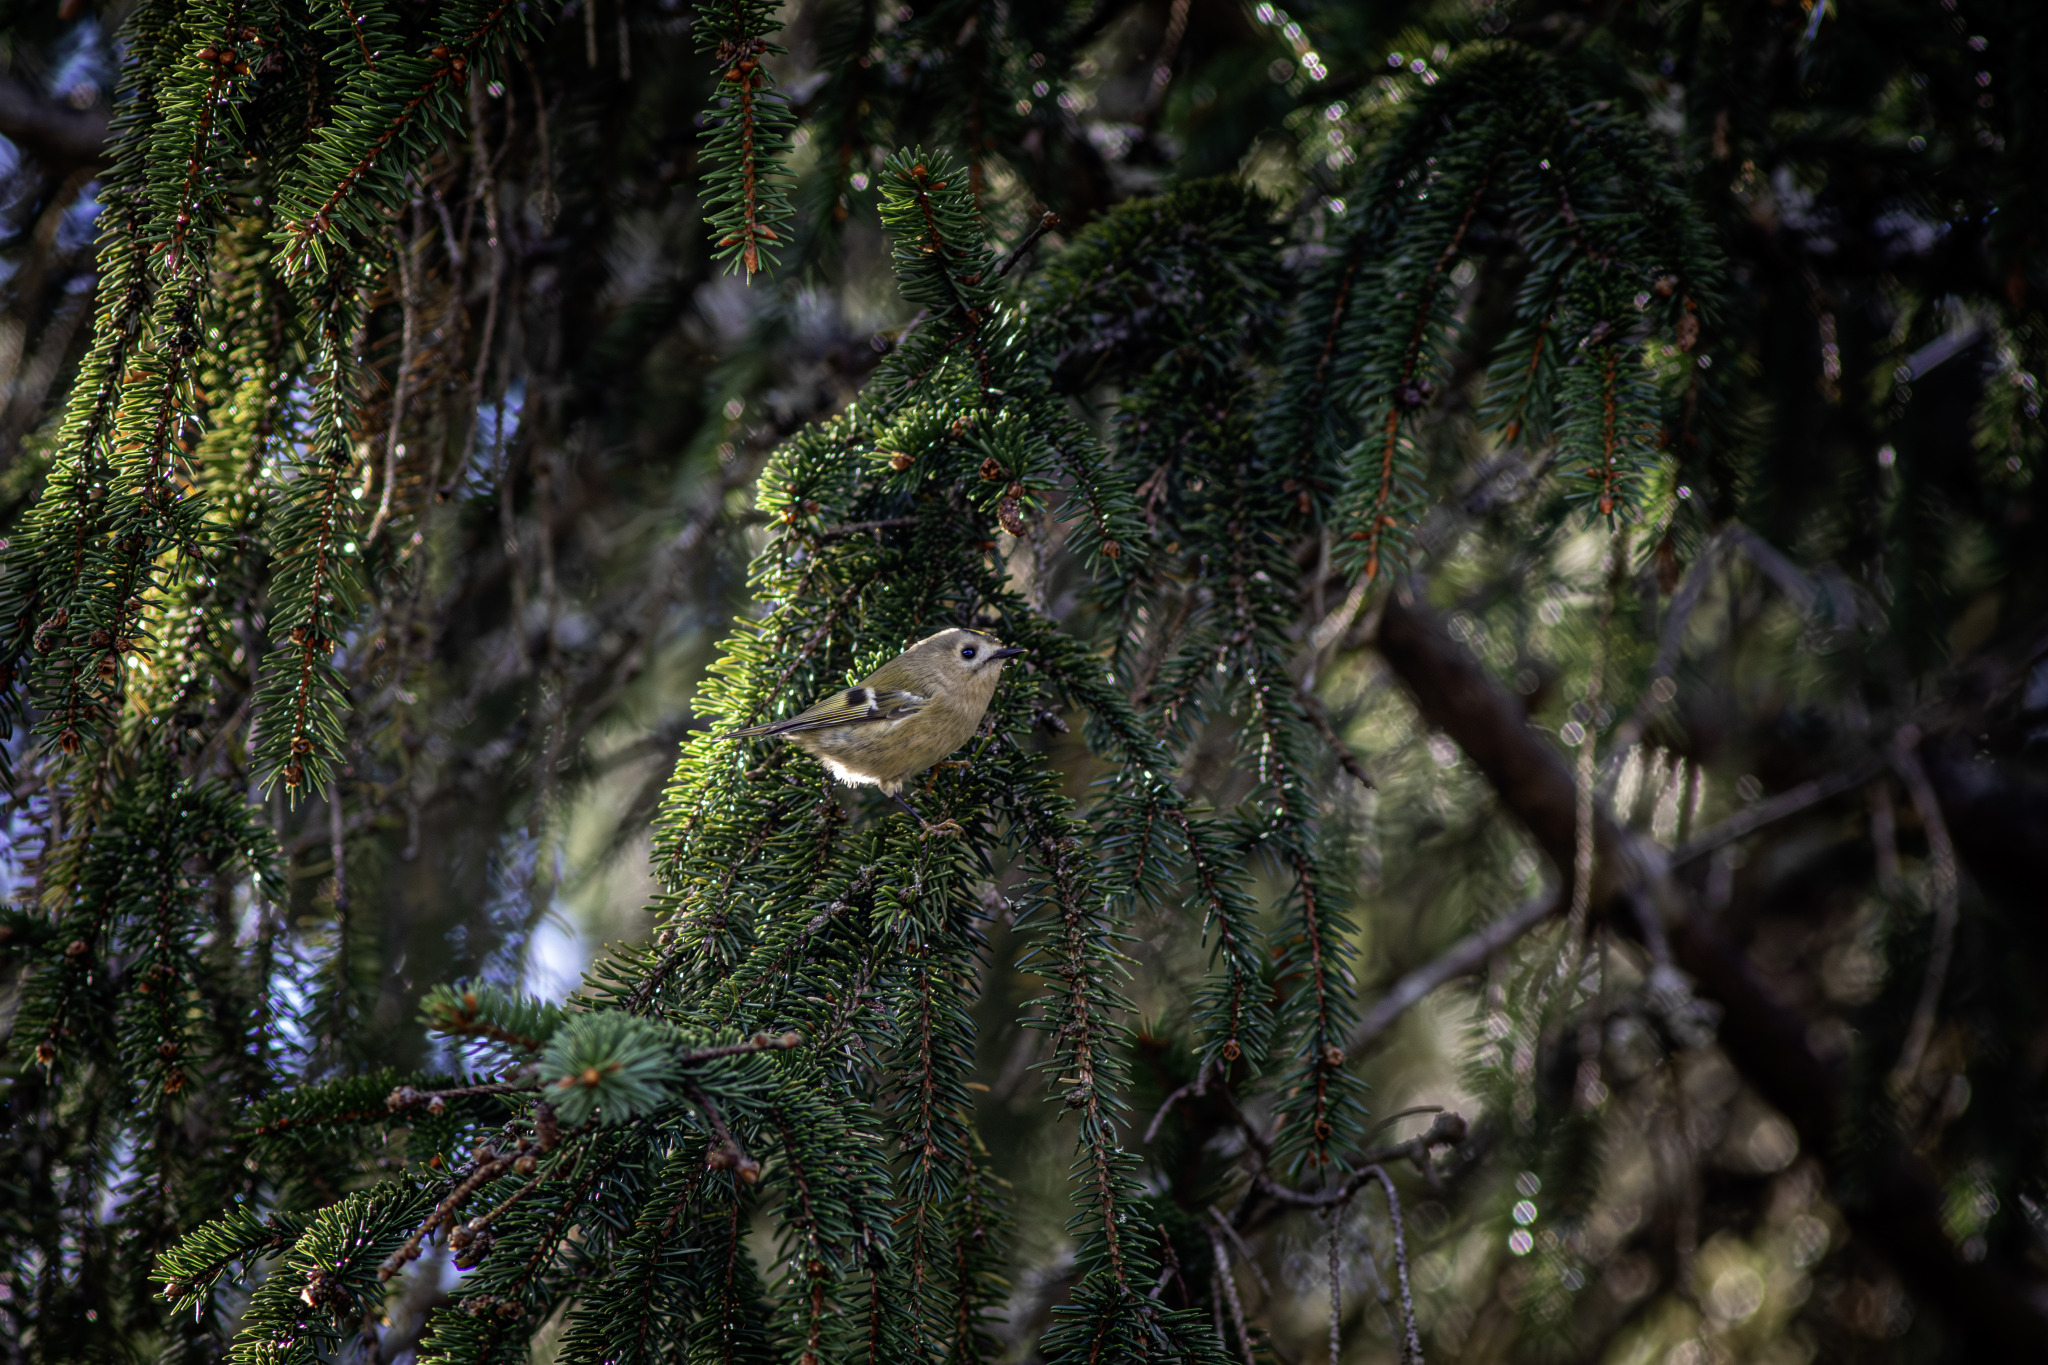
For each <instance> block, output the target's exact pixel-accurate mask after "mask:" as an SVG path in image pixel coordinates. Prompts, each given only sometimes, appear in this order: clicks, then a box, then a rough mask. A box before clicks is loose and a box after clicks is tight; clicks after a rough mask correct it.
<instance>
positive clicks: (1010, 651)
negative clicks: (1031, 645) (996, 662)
mask: <svg viewBox="0 0 2048 1365" xmlns="http://www.w3.org/2000/svg"><path fill="white" fill-rule="evenodd" d="M1030 652H1031V651H1030V650H1028V649H1022V648H1019V647H1018V646H1016V645H1004V646H1003V647H1002V648H1001V649H999V650H997V651H995V653H993V654H991V655H989V656H988V657H989V658H991V659H1014V658H1016V657H1017V656H1018V655H1019V654H1029V653H1030Z"/></svg>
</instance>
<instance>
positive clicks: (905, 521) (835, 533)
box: [809, 517, 917, 540]
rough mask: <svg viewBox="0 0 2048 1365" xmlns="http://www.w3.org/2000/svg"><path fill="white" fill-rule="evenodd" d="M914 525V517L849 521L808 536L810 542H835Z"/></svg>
mask: <svg viewBox="0 0 2048 1365" xmlns="http://www.w3.org/2000/svg"><path fill="white" fill-rule="evenodd" d="M915 525H917V518H916V517H883V518H882V519H881V520H880V521H850V522H847V523H846V524H844V525H842V526H827V527H825V528H824V529H822V530H818V531H812V532H810V533H809V534H810V538H811V539H812V540H836V539H838V538H839V537H841V536H857V535H860V534H861V533H863V532H865V531H893V530H896V529H897V528H898V527H902V526H915Z"/></svg>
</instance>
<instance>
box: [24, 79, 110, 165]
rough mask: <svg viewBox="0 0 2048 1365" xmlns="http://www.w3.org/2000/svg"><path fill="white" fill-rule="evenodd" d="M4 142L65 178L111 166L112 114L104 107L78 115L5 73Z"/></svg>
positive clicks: (72, 109)
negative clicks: (109, 132)
mask: <svg viewBox="0 0 2048 1365" xmlns="http://www.w3.org/2000/svg"><path fill="white" fill-rule="evenodd" d="M0 137H5V138H6V139H7V140H8V141H9V142H12V143H13V144H14V145H15V146H17V147H19V148H21V149H22V150H23V151H25V152H27V153H28V154H29V155H30V156H33V157H34V158H35V159H36V160H38V161H40V162H42V163H43V168H44V169H45V170H47V171H49V172H50V174H51V175H53V176H59V177H61V176H62V175H63V174H64V173H65V172H66V171H69V170H72V169H74V168H76V167H79V166H99V165H103V164H105V162H106V159H107V158H106V143H107V110H106V107H105V106H104V105H96V106H94V107H93V108H90V109H74V108H72V107H71V106H70V105H68V104H64V103H62V102H60V101H57V100H53V99H50V98H49V97H48V96H46V95H44V94H43V93H42V92H40V91H38V90H36V89H35V88H34V87H33V86H31V85H29V84H28V83H26V82H25V81H22V80H19V79H17V78H15V77H13V76H10V75H7V74H5V73H0Z"/></svg>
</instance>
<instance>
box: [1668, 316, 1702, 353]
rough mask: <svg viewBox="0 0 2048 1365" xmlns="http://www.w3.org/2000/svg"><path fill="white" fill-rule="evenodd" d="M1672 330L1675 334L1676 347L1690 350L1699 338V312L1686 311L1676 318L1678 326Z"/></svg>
mask: <svg viewBox="0 0 2048 1365" xmlns="http://www.w3.org/2000/svg"><path fill="white" fill-rule="evenodd" d="M1672 330H1673V331H1674V332H1675V333H1676V334H1677V339H1678V349H1679V350H1681V351H1690V350H1691V349H1692V348H1693V347H1694V346H1696V345H1698V344H1699V340H1700V319H1699V314H1697V313H1687V314H1686V315H1685V316H1684V317H1682V318H1680V319H1679V320H1678V326H1677V327H1675V328H1674V329H1672Z"/></svg>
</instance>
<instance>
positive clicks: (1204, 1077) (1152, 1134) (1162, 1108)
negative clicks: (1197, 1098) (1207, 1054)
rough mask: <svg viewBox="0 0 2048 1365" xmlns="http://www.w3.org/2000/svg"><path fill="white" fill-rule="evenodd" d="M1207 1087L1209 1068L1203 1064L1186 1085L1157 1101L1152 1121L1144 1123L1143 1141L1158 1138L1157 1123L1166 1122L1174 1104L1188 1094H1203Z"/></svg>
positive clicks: (1150, 1141)
mask: <svg viewBox="0 0 2048 1365" xmlns="http://www.w3.org/2000/svg"><path fill="white" fill-rule="evenodd" d="M1208 1089H1209V1068H1208V1067H1207V1066H1204V1067H1203V1068H1202V1069H1201V1070H1200V1071H1198V1072H1196V1073H1195V1078H1194V1079H1193V1080H1191V1081H1189V1082H1188V1083H1187V1084H1186V1085H1184V1086H1181V1087H1180V1088H1179V1089H1177V1090H1175V1091H1174V1092H1173V1093H1172V1094H1170V1095H1168V1096H1167V1097H1166V1098H1165V1099H1163V1100H1161V1101H1160V1102H1159V1112H1158V1113H1156V1114H1154V1115H1153V1116H1152V1122H1150V1123H1148V1124H1146V1125H1145V1141H1146V1142H1147V1143H1153V1142H1157V1141H1158V1140H1159V1125H1160V1124H1162V1123H1164V1122H1166V1115H1167V1114H1168V1112H1170V1111H1171V1110H1172V1108H1173V1107H1174V1106H1175V1105H1176V1104H1179V1103H1180V1102H1181V1101H1182V1100H1184V1099H1186V1098H1188V1096H1190V1095H1201V1094H1205V1093H1206V1092H1207V1091H1208Z"/></svg>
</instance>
